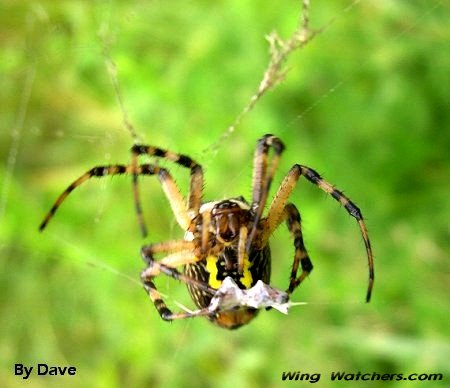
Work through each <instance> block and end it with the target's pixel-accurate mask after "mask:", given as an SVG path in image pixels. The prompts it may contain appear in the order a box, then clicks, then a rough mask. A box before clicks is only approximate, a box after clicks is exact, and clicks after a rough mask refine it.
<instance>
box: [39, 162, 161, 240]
mask: <svg viewBox="0 0 450 388" xmlns="http://www.w3.org/2000/svg"><path fill="white" fill-rule="evenodd" d="M161 170H163V169H161V168H159V167H157V166H154V165H151V164H142V165H140V166H137V167H132V166H124V165H121V164H115V165H109V166H97V167H93V168H91V169H90V170H89V171H87V172H85V173H84V174H83V175H81V176H80V177H79V178H78V179H76V180H75V181H73V182H72V183H71V184H70V185H69V187H67V189H66V190H64V191H63V192H62V193H61V194H60V196H59V197H58V198H57V199H56V201H55V203H54V204H53V206H52V208H51V209H50V211H49V212H48V213H47V214H46V216H45V218H44V220H43V221H42V222H41V224H40V226H39V230H40V231H42V230H44V229H45V227H46V226H47V224H48V223H49V222H50V220H51V219H52V218H53V216H54V214H55V213H56V211H57V210H58V208H59V207H60V206H61V204H62V203H63V202H64V200H65V199H66V198H67V196H68V195H69V194H70V193H71V192H72V191H73V190H74V189H76V188H77V187H78V186H80V185H81V184H83V183H84V182H86V181H87V180H89V179H91V178H102V177H104V176H107V175H111V176H112V175H121V174H130V173H134V172H135V173H136V174H138V175H154V174H158V173H160V171H161Z"/></svg>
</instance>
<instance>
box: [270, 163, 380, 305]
mask: <svg viewBox="0 0 450 388" xmlns="http://www.w3.org/2000/svg"><path fill="white" fill-rule="evenodd" d="M301 176H304V177H305V178H306V179H307V180H308V181H309V182H311V183H313V184H314V185H316V186H317V187H319V188H320V189H322V190H323V191H325V192H326V193H327V194H329V195H331V196H332V197H333V198H334V199H335V200H336V201H338V202H339V203H340V204H341V205H342V206H344V208H345V210H347V212H348V213H349V214H350V215H351V216H352V217H354V218H355V219H356V221H357V222H358V225H359V228H360V231H361V235H362V238H363V240H364V245H365V248H366V253H367V262H368V266H369V285H368V288H367V294H366V301H367V302H369V301H370V297H371V294H372V288H373V283H374V278H375V274H374V264H373V261H374V260H373V253H372V247H371V244H370V240H369V235H368V233H367V227H366V224H365V222H364V218H363V216H362V214H361V211H360V210H359V208H358V207H357V206H356V205H355V204H354V203H353V202H352V201H350V199H349V198H348V197H347V196H345V195H344V194H343V193H342V192H341V191H339V190H337V189H335V188H334V187H333V185H331V184H330V183H328V182H326V181H325V180H323V179H322V177H321V176H320V175H319V174H318V173H317V172H316V171H314V170H313V169H312V168H309V167H306V166H302V165H299V164H295V165H294V166H293V167H292V168H291V169H290V171H289V172H288V174H287V175H286V177H285V178H284V180H283V182H282V183H281V185H280V187H279V189H278V192H277V193H276V194H275V197H274V199H273V201H272V204H271V205H270V208H269V212H268V214H267V217H266V219H265V226H266V228H265V230H264V233H263V236H262V242H263V244H265V243H267V240H268V238H269V237H270V235H271V234H272V233H273V231H274V230H275V229H276V227H277V226H278V225H279V224H280V219H281V218H282V216H283V212H284V209H285V206H286V203H287V201H288V198H289V196H290V195H291V193H292V190H293V189H294V187H295V186H296V184H297V182H298V180H299V178H300V177H301ZM301 276H302V275H301ZM301 280H302V279H300V281H301Z"/></svg>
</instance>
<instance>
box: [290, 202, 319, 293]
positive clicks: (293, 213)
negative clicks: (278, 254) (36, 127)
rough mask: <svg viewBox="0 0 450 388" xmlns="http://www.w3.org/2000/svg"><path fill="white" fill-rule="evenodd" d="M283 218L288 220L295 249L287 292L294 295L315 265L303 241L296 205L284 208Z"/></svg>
mask: <svg viewBox="0 0 450 388" xmlns="http://www.w3.org/2000/svg"><path fill="white" fill-rule="evenodd" d="M283 218H285V219H286V225H287V227H288V229H289V231H290V232H291V234H292V237H293V239H294V247H295V254H294V262H293V263H292V269H291V276H290V281H289V287H288V289H287V290H286V292H287V293H288V294H292V292H294V290H295V289H296V288H297V287H298V286H299V285H300V283H301V282H302V281H303V280H304V279H305V278H306V277H307V276H308V275H309V274H310V273H311V271H312V269H313V265H312V263H311V259H310V258H309V255H308V252H307V250H306V247H305V243H304V241H303V233H302V224H301V217H300V213H299V212H298V209H297V208H296V207H295V205H294V204H292V203H288V204H287V205H286V206H285V207H284V217H283ZM299 265H301V266H302V273H301V274H300V276H299V277H297V272H298V267H299Z"/></svg>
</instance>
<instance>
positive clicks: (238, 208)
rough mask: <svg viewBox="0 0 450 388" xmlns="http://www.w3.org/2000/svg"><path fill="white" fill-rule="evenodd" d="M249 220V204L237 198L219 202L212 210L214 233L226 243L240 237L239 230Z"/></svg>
mask: <svg viewBox="0 0 450 388" xmlns="http://www.w3.org/2000/svg"><path fill="white" fill-rule="evenodd" d="M248 220H249V207H248V205H247V204H246V203H245V202H243V201H241V200H237V199H231V200H230V199H227V200H224V201H220V202H217V203H216V204H215V205H214V207H213V208H212V210H211V225H212V228H213V231H214V234H215V236H216V238H217V240H219V241H220V242H222V243H224V244H228V243H232V242H233V241H234V240H235V239H237V238H238V237H239V230H240V229H241V226H242V225H246V224H247V223H248Z"/></svg>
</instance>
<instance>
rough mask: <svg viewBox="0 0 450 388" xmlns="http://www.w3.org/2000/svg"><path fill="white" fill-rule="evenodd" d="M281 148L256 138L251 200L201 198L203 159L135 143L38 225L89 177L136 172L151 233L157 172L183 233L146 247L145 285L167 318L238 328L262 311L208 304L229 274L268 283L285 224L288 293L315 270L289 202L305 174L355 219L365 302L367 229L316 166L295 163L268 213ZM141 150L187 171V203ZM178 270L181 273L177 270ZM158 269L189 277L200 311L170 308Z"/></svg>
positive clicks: (247, 284)
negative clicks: (151, 193) (144, 185)
mask: <svg viewBox="0 0 450 388" xmlns="http://www.w3.org/2000/svg"><path fill="white" fill-rule="evenodd" d="M284 149H285V146H284V144H283V143H282V141H281V140H280V139H279V138H278V137H276V136H273V135H265V136H263V137H262V138H261V139H259V140H258V142H257V146H256V151H255V154H254V161H253V176H252V200H251V202H247V201H246V200H245V199H244V198H243V197H242V196H239V197H234V198H229V199H224V200H217V201H211V202H203V200H202V191H203V169H202V167H201V165H200V164H198V163H197V162H196V161H194V160H193V159H191V158H190V157H189V156H186V155H183V154H177V153H173V152H171V151H168V150H163V149H161V148H158V147H153V146H149V145H139V144H137V145H134V146H133V147H132V149H131V154H132V158H131V163H130V164H129V165H120V164H115V165H108V166H98V167H94V168H92V169H90V170H89V171H87V172H86V173H85V174H83V175H82V176H81V177H79V178H78V179H76V180H75V181H74V182H73V183H72V184H70V185H69V187H68V188H67V189H66V190H65V191H64V192H63V193H62V194H61V195H60V196H59V197H58V199H57V200H56V201H55V203H54V205H53V207H52V208H51V209H50V211H49V212H48V214H47V215H46V217H45V218H44V220H43V221H42V223H41V225H40V230H41V231H42V230H43V229H44V228H45V227H46V226H47V224H48V222H49V221H50V219H51V218H52V217H53V215H54V214H55V212H56V211H57V209H58V208H59V206H60V205H61V204H62V202H63V201H64V200H65V199H66V197H67V196H68V195H69V194H70V193H71V192H72V191H73V190H74V189H75V188H76V187H78V186H80V185H81V184H82V183H84V182H86V181H87V180H89V179H90V178H92V177H98V178H100V177H104V176H106V175H118V174H131V175H132V177H133V192H134V200H135V206H136V211H137V215H138V219H139V223H140V226H141V229H142V232H143V234H144V235H146V228H145V224H144V221H143V216H142V210H141V206H140V200H139V191H138V177H139V176H140V175H157V176H158V178H159V181H160V183H161V186H162V188H163V190H164V193H165V195H166V197H167V199H168V201H169V203H170V206H171V208H172V211H173V213H174V215H175V218H176V221H177V223H178V225H179V226H180V227H181V228H182V229H183V230H184V231H185V236H184V238H183V239H180V240H173V241H165V242H160V243H154V244H150V245H145V246H143V247H142V249H141V255H142V258H143V260H144V262H145V263H146V268H145V269H144V270H143V272H142V273H141V280H142V283H143V286H144V289H145V290H146V292H147V294H148V295H149V297H150V299H151V301H152V302H153V304H154V305H155V307H156V309H157V311H158V313H159V315H160V316H161V318H162V319H163V320H165V321H172V320H175V319H182V318H189V317H195V316H200V315H202V316H206V317H207V318H208V319H209V320H210V321H212V322H213V323H215V324H217V325H219V326H221V327H223V328H228V329H235V328H238V327H240V326H242V325H245V324H247V323H249V322H250V321H251V320H252V319H253V318H254V317H255V316H256V315H257V314H258V312H259V309H256V308H252V307H248V306H234V307H232V308H229V309H223V310H221V309H219V310H216V311H212V310H210V309H208V306H209V304H210V302H211V300H212V298H213V296H214V295H215V293H216V292H217V290H218V289H219V288H220V286H221V284H222V282H223V280H224V279H225V278H227V277H231V278H232V279H233V281H234V282H235V283H236V284H237V286H238V287H239V288H240V289H242V290H246V289H250V288H251V287H253V286H254V285H255V284H256V283H257V281H258V280H262V282H264V283H265V284H268V283H269V282H270V273H271V253H270V247H269V239H270V237H271V235H272V234H273V232H274V231H275V229H277V227H278V226H279V225H280V224H281V223H283V222H286V225H287V229H288V230H289V232H290V233H291V235H292V238H293V245H294V248H295V253H294V259H293V264H292V269H291V272H290V280H289V285H288V287H287V290H286V293H287V295H288V296H289V295H291V294H292V293H293V292H294V290H295V289H296V288H297V287H298V286H299V285H300V284H301V283H302V281H303V280H304V279H305V278H306V277H307V276H308V275H309V273H310V272H311V270H312V268H313V266H312V263H311V260H310V258H309V255H308V252H307V250H306V248H305V244H304V241H303V235H302V228H301V218H300V213H299V211H298V210H297V208H296V206H295V205H294V204H292V203H289V202H288V199H289V196H290V195H291V193H292V191H293V189H294V187H295V186H296V184H297V181H298V180H299V178H300V177H301V176H303V177H305V178H306V179H307V180H308V181H309V182H311V183H312V184H314V185H316V186H317V187H319V188H320V189H321V190H323V191H325V192H326V193H328V194H329V195H331V197H333V198H334V199H335V200H336V201H338V202H339V203H340V204H341V205H342V206H343V207H344V208H345V210H346V211H347V212H348V213H349V214H350V215H351V216H353V217H354V218H355V219H356V221H357V222H358V225H359V228H360V230H361V234H362V237H363V240H364V244H365V249H366V253H367V259H368V265H369V284H368V289H367V295H366V301H367V302H369V301H370V297H371V293H372V288H373V282H374V264H373V255H372V249H371V245H370V241H369V236H368V233H367V228H366V225H365V222H364V219H363V216H362V214H361V212H360V210H359V209H358V207H357V206H356V205H355V204H354V203H353V202H352V201H350V199H349V198H347V197H346V196H345V195H344V194H343V193H342V192H341V191H339V190H337V189H336V188H334V187H333V186H332V185H331V184H329V183H328V182H326V181H325V180H323V179H322V177H321V176H320V175H319V174H318V173H317V172H316V171H314V170H313V169H312V168H309V167H306V166H303V165H300V164H294V165H293V166H292V168H291V169H290V170H289V172H288V173H287V175H286V176H285V177H284V179H283V181H282V182H281V184H280V186H279V188H278V190H277V192H276V194H275V196H274V197H273V199H272V201H271V203H270V205H269V206H268V211H267V213H266V214H265V215H264V209H265V208H266V204H267V201H268V198H267V197H268V193H269V190H270V186H271V183H272V179H273V176H274V174H275V171H276V169H277V167H278V164H279V160H280V157H281V154H282V153H283V151H284ZM271 150H272V151H271ZM141 155H148V156H152V157H155V158H164V159H167V160H169V161H172V162H174V163H176V164H178V165H180V166H183V167H185V168H187V169H189V170H190V188H189V194H188V197H187V201H186V200H185V198H184V197H183V195H182V194H181V192H180V190H179V189H178V187H177V185H176V183H175V181H174V179H173V178H172V176H171V174H170V172H169V171H168V170H167V169H166V168H163V167H159V166H157V165H155V164H148V163H146V164H139V163H138V159H139V157H140V156H141ZM157 255H161V256H162V258H160V259H159V260H156V259H155V256H157ZM179 267H182V268H183V270H179V269H177V268H179ZM299 267H301V271H300V269H299ZM161 273H163V274H165V275H168V276H170V277H172V278H175V279H178V280H180V281H182V282H184V283H185V284H186V285H187V288H188V291H189V294H190V296H191V298H192V300H193V302H194V303H195V305H196V306H197V307H198V310H195V311H193V312H186V311H181V312H177V313H174V312H172V311H171V310H170V309H169V308H168V307H167V305H166V303H165V302H164V300H163V298H162V296H161V294H160V293H159V292H158V290H157V288H156V286H155V283H154V278H155V277H157V276H158V275H160V274H161Z"/></svg>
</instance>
